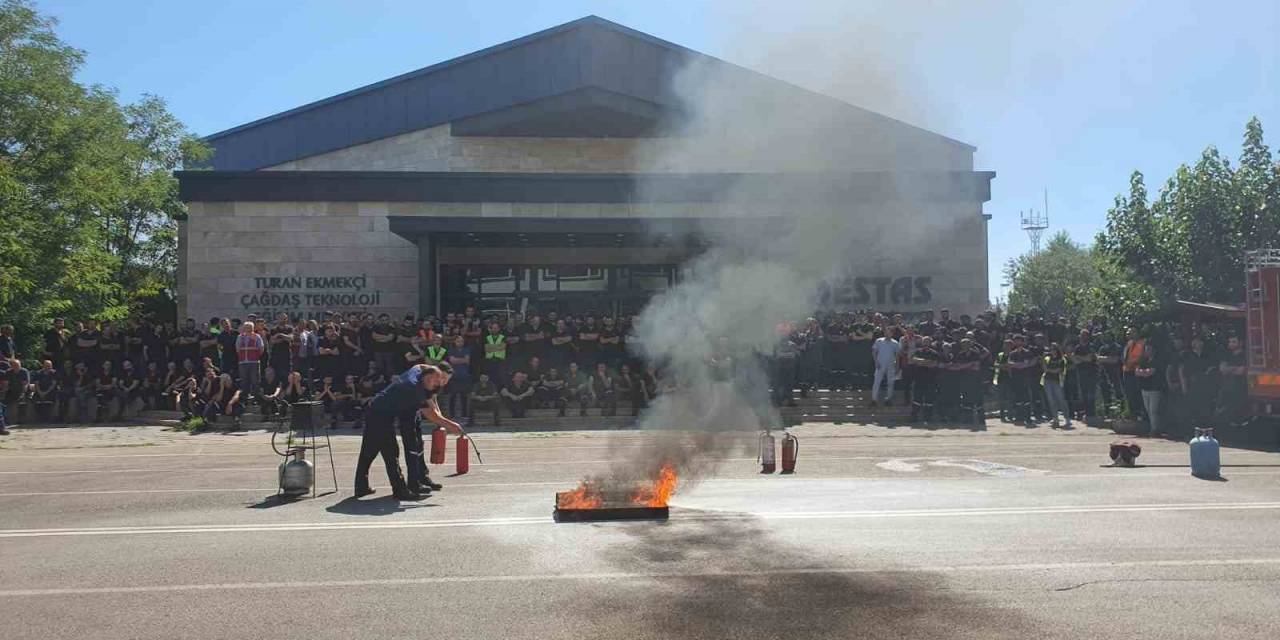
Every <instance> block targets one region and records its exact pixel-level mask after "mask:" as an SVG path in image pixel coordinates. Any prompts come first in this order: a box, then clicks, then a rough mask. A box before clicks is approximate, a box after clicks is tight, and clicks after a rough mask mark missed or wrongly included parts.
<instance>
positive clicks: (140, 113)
mask: <svg viewBox="0 0 1280 640" xmlns="http://www.w3.org/2000/svg"><path fill="white" fill-rule="evenodd" d="M54 26H55V22H54V21H53V20H52V19H50V18H46V17H43V16H41V15H40V14H38V13H37V12H36V11H35V9H33V8H32V7H31V5H30V4H28V3H27V2H25V1H24V0H5V1H4V2H3V3H0V217H2V219H3V220H4V224H3V225H0V282H2V283H3V286H0V318H4V319H5V320H6V321H8V322H12V323H13V324H14V325H16V328H17V329H18V338H19V344H20V347H22V348H23V349H24V351H26V352H30V351H31V350H33V349H34V348H35V345H34V343H35V341H36V338H37V337H38V335H39V334H40V332H41V331H42V329H43V328H44V327H46V326H47V325H48V323H49V321H50V319H51V318H53V317H55V316H60V315H62V316H70V317H73V318H87V317H93V318H120V317H122V316H124V315H126V314H127V313H128V312H129V310H130V308H131V307H136V306H139V305H141V304H143V303H144V302H146V301H147V300H148V299H149V298H150V297H152V296H155V295H159V294H161V293H162V292H163V291H164V289H165V288H166V287H168V288H169V289H170V290H171V289H172V278H173V275H172V274H173V271H174V269H175V266H176V262H175V255H174V254H175V251H174V247H175V246H176V234H175V233H174V224H175V223H174V219H175V217H176V216H179V215H181V214H182V212H183V207H182V204H181V202H180V201H179V200H178V199H177V184H176V181H175V180H174V179H173V177H172V172H173V170H174V169H176V168H178V167H180V166H181V163H182V160H183V157H184V154H185V155H186V156H187V157H191V158H196V159H199V158H203V157H205V155H206V154H207V150H206V149H205V148H204V146H203V145H202V144H201V143H200V142H199V141H197V140H196V139H195V138H194V137H192V136H191V135H190V134H188V133H187V132H186V130H185V129H184V128H183V127H182V125H181V124H180V123H179V122H178V121H177V120H176V119H175V118H174V117H173V116H172V115H171V114H169V113H168V111H167V109H166V108H165V105H164V102H163V101H161V100H160V99H158V98H155V97H152V96H147V97H144V98H143V99H142V100H141V101H139V102H138V103H136V104H131V105H123V106H122V105H121V104H120V103H119V101H118V99H117V96H116V93H115V92H114V91H113V90H111V89H108V88H105V87H101V86H86V85H82V84H81V83H79V82H77V81H76V80H75V73H76V71H77V70H78V69H79V68H80V66H81V65H82V64H83V62H84V53H83V52H81V51H79V50H77V49H75V48H73V47H71V46H69V45H67V44H65V43H63V42H62V41H61V40H59V39H58V37H57V35H56V34H55V33H54V31H53V28H54Z"/></svg>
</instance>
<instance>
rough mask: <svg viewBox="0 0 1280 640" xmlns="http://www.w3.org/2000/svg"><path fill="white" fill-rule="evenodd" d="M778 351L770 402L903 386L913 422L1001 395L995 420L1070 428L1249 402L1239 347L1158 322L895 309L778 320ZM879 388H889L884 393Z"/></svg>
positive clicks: (1219, 415) (977, 413)
mask: <svg viewBox="0 0 1280 640" xmlns="http://www.w3.org/2000/svg"><path fill="white" fill-rule="evenodd" d="M779 330H780V333H781V334H783V337H782V338H781V339H780V342H779V347H778V349H777V350H776V351H775V353H774V354H773V357H772V369H771V370H772V372H773V381H772V383H771V387H772V389H773V390H774V396H775V397H774V401H775V403H779V404H781V403H784V402H785V403H793V402H794V400H793V399H792V398H791V393H792V390H793V389H796V388H799V389H800V393H801V394H806V393H807V392H808V390H810V389H812V388H816V387H822V388H834V389H839V388H850V387H869V388H870V389H871V404H873V405H874V404H877V403H880V402H884V403H892V402H893V398H894V389H895V386H896V387H897V388H900V389H902V390H903V391H904V392H905V393H904V394H903V395H904V397H905V399H906V401H907V402H909V403H910V405H911V420H912V421H913V422H914V421H922V422H930V421H934V420H940V421H945V422H957V423H973V424H981V423H983V421H984V420H985V405H986V399H987V398H989V397H991V395H992V394H994V397H995V399H996V400H997V404H998V406H999V414H1000V419H1001V420H1003V421H1006V422H1016V423H1022V424H1033V423H1036V422H1038V421H1048V422H1051V423H1052V424H1053V425H1055V426H1070V425H1071V424H1072V421H1073V420H1088V419H1091V418H1094V417H1108V418H1119V417H1129V418H1134V419H1138V420H1142V421H1145V422H1146V425H1147V427H1148V429H1149V430H1150V432H1151V433H1152V434H1156V433H1167V432H1172V431H1174V430H1178V429H1186V428H1192V427H1199V426H1207V425H1209V424H1211V423H1213V424H1220V425H1232V424H1237V423H1238V422H1240V421H1241V420H1242V419H1243V417H1244V411H1245V409H1246V405H1247V386H1246V382H1245V372H1246V368H1245V354H1244V345H1243V343H1242V342H1241V341H1240V339H1239V338H1238V337H1236V336H1234V335H1231V336H1228V337H1227V338H1226V339H1225V342H1224V344H1222V345H1221V348H1220V349H1216V350H1210V349H1209V348H1208V347H1207V345H1206V341H1205V338H1204V337H1203V336H1201V335H1198V334H1195V335H1191V336H1190V337H1189V338H1188V337H1187V336H1183V335H1178V334H1177V333H1176V332H1175V333H1169V332H1166V331H1164V330H1163V329H1157V328H1155V327H1150V328H1137V327H1126V328H1118V327H1111V326H1109V324H1108V322H1107V320H1106V318H1103V317H1100V316H1098V317H1094V318H1091V319H1090V320H1089V321H1088V322H1086V323H1084V324H1080V323H1079V322H1078V321H1077V320H1076V319H1074V318H1067V317H1065V316H1057V317H1052V318H1046V317H1044V316H1043V315H1042V314H1040V313H1039V312H1036V311H1031V312H1028V313H1026V314H1021V313H1019V314H1013V315H1010V316H1007V317H1002V316H1001V315H1000V314H998V313H997V312H995V311H989V312H986V313H983V314H980V315H979V316H977V317H970V316H968V315H961V316H959V317H958V318H955V317H952V315H951V314H950V312H949V311H948V310H945V309H944V310H942V311H941V313H940V314H939V316H938V317H937V318H935V316H934V313H933V312H932V311H926V312H923V313H921V314H919V315H917V316H915V317H913V318H911V319H910V320H908V318H907V317H906V316H905V315H904V314H897V313H887V314H886V313H875V312H861V313H835V314H828V315H826V316H825V317H814V318H809V319H808V320H807V321H806V322H804V323H802V324H800V325H799V326H790V325H783V326H781V327H780V328H779ZM882 390H883V393H882Z"/></svg>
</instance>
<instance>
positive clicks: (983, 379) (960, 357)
mask: <svg viewBox="0 0 1280 640" xmlns="http://www.w3.org/2000/svg"><path fill="white" fill-rule="evenodd" d="M989 355H990V354H988V353H987V350H986V349H984V348H982V346H981V345H979V344H978V343H977V342H975V341H974V340H973V338H968V337H966V338H964V339H962V340H961V341H960V346H959V348H958V349H956V352H955V354H954V355H953V356H952V358H951V366H952V369H953V370H954V371H955V373H956V382H957V384H958V386H959V387H960V420H961V421H971V422H972V423H973V424H974V425H975V426H984V425H985V424H986V422H987V420H986V398H985V394H984V392H985V391H986V385H987V372H989V371H990V369H989V368H987V367H984V366H983V363H984V362H985V361H986V359H987V357H988V356H989Z"/></svg>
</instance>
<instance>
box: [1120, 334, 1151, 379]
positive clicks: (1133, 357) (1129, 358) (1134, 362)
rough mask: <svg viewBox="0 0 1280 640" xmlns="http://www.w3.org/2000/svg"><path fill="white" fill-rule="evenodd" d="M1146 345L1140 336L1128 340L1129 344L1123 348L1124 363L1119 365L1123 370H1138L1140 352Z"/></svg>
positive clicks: (1140, 357)
mask: <svg viewBox="0 0 1280 640" xmlns="http://www.w3.org/2000/svg"><path fill="white" fill-rule="evenodd" d="M1146 346H1147V341H1146V340H1143V339H1142V338H1138V339H1137V340H1130V341H1129V346H1128V347H1127V348H1126V349H1125V350H1124V364H1123V366H1121V369H1122V370H1123V371H1127V372H1130V373H1132V372H1134V371H1137V370H1138V361H1139V360H1141V359H1142V352H1143V350H1144V349H1145V348H1146Z"/></svg>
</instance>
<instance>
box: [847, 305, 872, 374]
mask: <svg viewBox="0 0 1280 640" xmlns="http://www.w3.org/2000/svg"><path fill="white" fill-rule="evenodd" d="M875 340H876V327H875V325H874V324H872V323H870V322H868V321H867V314H865V313H859V314H858V321H857V322H855V323H854V324H853V326H851V327H849V348H848V350H847V351H846V352H845V353H846V354H847V355H846V361H845V365H844V368H845V370H846V371H848V372H849V375H850V381H851V383H852V384H853V385H855V386H857V387H859V388H868V387H870V386H871V375H872V373H873V372H874V371H875V360H874V359H872V357H871V345H872V344H874V343H875Z"/></svg>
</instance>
